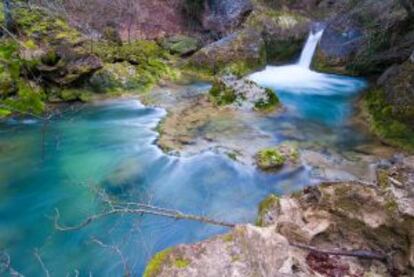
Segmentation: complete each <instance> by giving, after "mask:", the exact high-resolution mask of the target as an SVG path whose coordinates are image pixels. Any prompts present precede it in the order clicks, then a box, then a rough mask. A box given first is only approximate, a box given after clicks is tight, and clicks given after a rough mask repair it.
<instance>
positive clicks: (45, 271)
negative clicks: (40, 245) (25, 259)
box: [33, 249, 50, 277]
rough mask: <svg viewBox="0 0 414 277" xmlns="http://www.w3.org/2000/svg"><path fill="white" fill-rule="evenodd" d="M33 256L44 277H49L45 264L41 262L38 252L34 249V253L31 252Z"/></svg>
mask: <svg viewBox="0 0 414 277" xmlns="http://www.w3.org/2000/svg"><path fill="white" fill-rule="evenodd" d="M33 255H34V256H35V257H36V260H37V261H38V262H39V264H40V266H41V268H42V270H43V272H44V273H45V276H46V277H50V273H49V270H48V269H47V267H46V265H45V263H44V262H43V260H42V257H41V256H40V254H39V250H38V249H35V250H34V252H33Z"/></svg>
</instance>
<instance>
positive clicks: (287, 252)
mask: <svg viewBox="0 0 414 277" xmlns="http://www.w3.org/2000/svg"><path fill="white" fill-rule="evenodd" d="M382 174H383V176H382V177H381V178H379V182H378V185H377V186H366V185H364V184H361V183H358V182H342V183H331V184H330V183H326V184H322V185H319V186H317V187H309V188H306V189H305V190H304V191H303V192H302V193H296V194H294V195H291V196H284V197H281V198H279V197H276V196H270V197H269V198H267V199H266V200H265V201H263V203H262V204H261V205H260V213H259V219H258V222H259V223H260V224H261V225H262V226H264V227H261V228H260V227H254V226H251V225H243V226H237V227H236V228H234V229H233V230H231V231H230V232H228V233H227V234H224V235H220V236H217V237H215V238H212V239H209V240H206V241H202V242H199V243H195V244H192V245H180V246H177V247H174V248H171V249H168V250H167V251H165V252H163V259H162V260H161V261H160V260H159V259H158V260H157V261H158V262H159V263H157V267H151V268H148V269H147V271H146V274H148V275H146V276H325V275H326V276H334V272H336V273H335V274H338V272H341V273H340V276H388V274H389V272H387V268H388V266H389V264H388V263H387V262H382V261H378V260H377V261H375V260H370V259H357V258H350V257H344V256H338V257H333V256H329V255H324V254H321V253H317V252H309V251H307V250H304V249H299V248H297V247H295V246H293V245H294V244H298V243H301V244H305V245H312V246H313V247H316V248H319V249H330V250H331V249H335V250H336V249H342V250H345V249H346V250H361V249H363V250H366V251H372V252H377V253H391V255H390V257H389V262H390V264H391V265H392V266H393V268H394V269H395V270H396V271H398V272H399V273H400V274H401V275H402V276H412V275H413V274H414V267H413V261H414V259H413V257H414V241H413V238H414V231H413V230H414V217H413V214H412V211H411V210H407V209H406V207H407V206H409V205H411V204H409V205H407V203H409V202H408V200H409V201H412V200H413V199H414V197H413V195H414V194H412V193H411V192H412V190H413V177H414V175H413V174H414V169H413V166H412V165H411V166H410V167H406V166H405V167H404V166H403V167H401V164H398V165H395V167H394V168H393V169H392V170H390V171H384V172H383V173H382ZM392 176H394V177H395V178H396V179H397V182H394V183H402V184H404V185H403V186H399V188H398V189H400V190H402V191H405V192H406V193H397V192H396V187H395V185H394V184H393V182H392V181H389V180H390V179H389V177H392ZM401 196H402V197H401ZM156 257H157V256H156ZM177 261H185V266H179V265H183V264H184V263H177ZM149 269H151V270H149Z"/></svg>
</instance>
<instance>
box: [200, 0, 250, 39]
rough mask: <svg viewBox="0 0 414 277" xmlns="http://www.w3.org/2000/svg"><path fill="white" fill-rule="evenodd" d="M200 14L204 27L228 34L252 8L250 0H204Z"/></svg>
mask: <svg viewBox="0 0 414 277" xmlns="http://www.w3.org/2000/svg"><path fill="white" fill-rule="evenodd" d="M206 2H207V3H206V5H205V10H204V13H203V16H202V19H201V21H202V25H203V27H204V29H206V30H209V31H212V32H215V33H218V34H229V33H231V32H232V31H234V30H235V28H236V27H238V26H239V25H240V24H241V23H242V22H243V20H244V19H245V18H246V16H247V15H248V14H249V13H250V12H251V10H252V9H253V5H252V3H251V1H250V0H212V1H206Z"/></svg>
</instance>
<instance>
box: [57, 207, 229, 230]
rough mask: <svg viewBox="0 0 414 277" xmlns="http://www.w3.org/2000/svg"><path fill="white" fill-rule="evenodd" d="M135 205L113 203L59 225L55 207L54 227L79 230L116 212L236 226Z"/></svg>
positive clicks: (58, 214) (167, 210)
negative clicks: (132, 206)
mask: <svg viewBox="0 0 414 277" xmlns="http://www.w3.org/2000/svg"><path fill="white" fill-rule="evenodd" d="M129 205H131V203H129ZM135 206H136V207H134V208H129V207H126V208H125V207H122V206H119V205H118V206H117V205H114V206H113V207H112V208H111V209H110V210H108V211H106V212H102V213H98V214H94V215H91V216H89V217H87V218H86V219H85V220H83V221H82V222H81V223H79V224H78V225H75V226H64V225H61V224H60V223H59V220H60V213H59V210H58V209H56V215H55V218H54V223H55V229H56V230H58V231H62V232H68V231H76V230H79V229H82V228H84V227H86V226H88V225H89V224H91V223H93V222H95V221H97V220H99V219H102V218H105V217H110V216H113V215H117V214H131V215H143V214H150V215H155V216H161V217H168V218H174V219H177V220H191V221H198V222H202V223H206V224H212V225H217V226H223V227H229V228H233V227H235V226H236V224H233V223H228V222H225V221H220V220H215V219H212V218H209V217H205V216H198V215H192V214H185V213H182V212H180V211H176V210H169V209H164V208H159V207H155V206H151V205H146V204H140V203H135Z"/></svg>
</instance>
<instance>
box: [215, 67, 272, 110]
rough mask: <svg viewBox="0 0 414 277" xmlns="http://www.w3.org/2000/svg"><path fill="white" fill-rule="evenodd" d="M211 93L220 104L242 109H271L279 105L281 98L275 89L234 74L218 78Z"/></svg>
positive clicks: (216, 102)
mask: <svg viewBox="0 0 414 277" xmlns="http://www.w3.org/2000/svg"><path fill="white" fill-rule="evenodd" d="M210 95H211V96H212V100H213V101H214V103H215V104H217V105H219V106H226V105H231V106H232V107H233V108H236V109H242V110H256V111H271V110H274V109H275V108H276V107H277V106H278V105H279V99H278V98H277V96H276V94H275V93H274V92H273V91H271V90H270V89H265V88H262V87H260V86H259V85H257V84H256V83H254V82H253V81H250V80H248V79H244V78H242V79H238V78H237V77H236V76H234V75H226V76H223V77H221V78H218V79H216V80H215V82H214V84H213V87H212V88H211V90H210Z"/></svg>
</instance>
